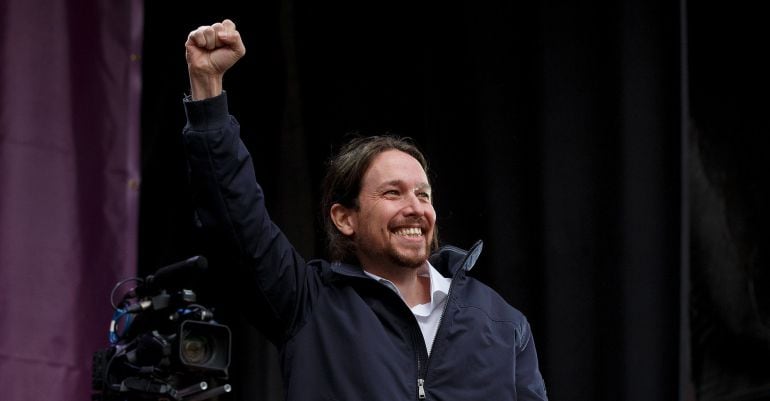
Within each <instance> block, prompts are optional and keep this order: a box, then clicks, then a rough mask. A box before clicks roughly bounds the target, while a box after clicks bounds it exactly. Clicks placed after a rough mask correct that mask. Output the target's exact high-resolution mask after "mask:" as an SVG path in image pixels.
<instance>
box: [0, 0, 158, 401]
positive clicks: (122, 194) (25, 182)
mask: <svg viewBox="0 0 770 401" xmlns="http://www.w3.org/2000/svg"><path fill="white" fill-rule="evenodd" d="M142 5H143V4H142V2H141V1H137V0H131V1H122V2H113V1H103V0H76V1H66V2H65V1H39V0H32V1H30V0H3V1H2V2H0V60H2V62H0V127H2V128H1V129H0V399H2V400H3V401H26V400H63V401H76V400H87V399H90V392H91V384H92V382H91V378H92V376H91V375H92V365H91V358H92V355H93V354H94V352H96V351H97V350H98V349H101V348H103V347H106V346H107V335H108V330H109V322H110V318H111V316H112V310H111V308H110V299H109V297H110V290H111V288H112V286H113V285H114V284H115V283H116V282H117V281H118V280H120V279H123V278H125V277H129V276H133V275H134V274H135V273H136V262H137V237H136V235H137V232H138V229H137V223H138V209H139V179H140V171H139V168H140V165H139V164H140V163H139V161H140V160H139V151H140V149H139V147H140V137H139V129H140V127H139V112H140V110H139V108H140V98H139V97H140V88H141V76H140V73H141V64H140V60H141V59H140V52H141V44H142V40H141V37H142V34H143V32H142V20H143V11H142Z"/></svg>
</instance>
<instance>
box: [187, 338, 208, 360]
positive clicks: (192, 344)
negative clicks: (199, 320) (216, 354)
mask: <svg viewBox="0 0 770 401" xmlns="http://www.w3.org/2000/svg"><path fill="white" fill-rule="evenodd" d="M211 352H212V349H211V344H210V342H209V339H208V338H207V337H203V336H190V337H186V338H185V339H184V340H183V341H182V349H181V356H182V358H183V359H184V361H185V362H186V363H189V364H193V365H203V364H205V363H206V362H207V361H208V360H209V359H210V358H211Z"/></svg>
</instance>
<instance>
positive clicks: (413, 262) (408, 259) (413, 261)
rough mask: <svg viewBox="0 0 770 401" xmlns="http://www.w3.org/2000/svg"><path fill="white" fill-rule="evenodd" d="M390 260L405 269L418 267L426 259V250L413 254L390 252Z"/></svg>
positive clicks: (423, 263)
mask: <svg viewBox="0 0 770 401" xmlns="http://www.w3.org/2000/svg"><path fill="white" fill-rule="evenodd" d="M390 259H391V261H392V262H393V263H394V264H396V265H398V266H401V267H403V268H407V269H419V268H420V267H422V266H423V265H425V262H426V261H427V260H428V253H427V252H419V253H413V254H404V253H398V252H392V253H391V254H390Z"/></svg>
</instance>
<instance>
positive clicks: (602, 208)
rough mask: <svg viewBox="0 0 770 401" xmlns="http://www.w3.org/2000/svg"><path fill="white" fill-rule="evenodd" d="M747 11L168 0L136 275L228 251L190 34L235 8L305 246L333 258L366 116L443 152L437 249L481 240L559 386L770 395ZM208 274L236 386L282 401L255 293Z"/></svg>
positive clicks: (258, 146)
mask: <svg viewBox="0 0 770 401" xmlns="http://www.w3.org/2000/svg"><path fill="white" fill-rule="evenodd" d="M752 7H753V6H752ZM752 7H749V6H748V5H746V4H744V3H740V4H736V5H730V6H728V8H727V9H725V8H724V7H719V8H717V7H716V6H715V5H711V4H709V3H699V4H697V5H692V6H689V7H688V6H687V5H686V4H683V3H680V2H673V3H672V2H668V1H661V0H654V1H641V0H639V1H614V2H613V1H599V2H589V3H575V4H563V2H553V1H545V2H540V3H531V2H530V3H523V2H520V3H513V2H479V3H473V4H471V3H461V4H460V5H454V6H452V5H449V3H445V4H442V5H440V6H435V7H434V6H429V5H427V4H423V3H419V2H398V1H397V2H387V3H385V2H382V3H380V2H374V3H371V2H367V3H362V2H343V3H333V4H330V3H324V2H310V1H293V0H282V1H272V2H258V3H256V4H249V6H248V7H247V6H246V5H241V4H239V3H238V2H230V1H220V2H217V3H216V4H214V5H212V4H211V3H205V2H199V1H192V2H187V3H185V6H184V7H179V8H176V9H170V8H167V7H166V6H164V5H161V4H158V2H150V3H148V4H146V13H145V45H144V64H143V65H144V70H143V75H144V83H145V90H144V97H143V109H142V129H143V136H142V139H143V142H142V169H143V170H142V171H143V187H142V188H143V190H142V199H141V218H140V247H139V269H140V272H141V273H143V274H147V273H150V272H152V271H153V269H155V268H157V267H158V266H162V265H164V264H167V263H171V262H174V261H177V260H180V259H183V258H186V257H188V256H191V255H193V254H198V253H204V254H206V255H207V256H209V257H210V259H211V260H212V261H213V263H212V265H213V266H214V267H216V265H217V263H227V256H226V255H218V254H217V249H216V247H214V246H212V245H211V244H212V243H211V242H210V241H207V240H206V239H205V238H203V237H201V236H200V234H199V233H198V232H197V231H196V230H195V228H194V225H193V220H192V211H191V205H190V203H189V192H188V189H187V187H186V185H185V182H186V165H185V162H184V154H183V151H182V146H181V140H180V132H181V128H182V126H183V124H184V113H183V109H182V105H181V99H182V96H183V94H184V92H185V91H187V88H188V82H187V77H186V65H185V63H184V48H183V43H184V41H185V38H186V35H187V33H188V32H189V31H190V30H192V29H194V28H196V27H197V26H198V25H201V24H210V23H212V22H214V21H220V20H221V19H223V18H225V17H227V18H231V19H233V20H234V21H235V22H236V23H237V24H238V26H239V30H240V31H241V33H242V35H243V37H244V40H245V43H246V46H247V49H248V51H247V55H246V57H245V58H244V59H243V60H242V61H241V62H239V64H238V65H237V66H236V67H235V68H234V69H233V70H232V71H231V72H229V73H228V75H227V77H226V82H225V86H226V89H227V90H228V96H229V99H230V105H231V112H232V113H233V114H234V115H235V116H236V117H237V118H238V119H239V120H240V122H241V124H242V127H243V139H244V141H245V142H246V144H247V146H248V147H249V148H250V150H251V151H252V154H253V155H254V163H255V167H256V170H257V175H258V179H259V181H260V183H261V184H262V185H263V187H264V188H265V190H266V193H267V202H268V208H269V210H270V212H271V214H272V216H273V217H274V219H275V220H276V221H277V222H278V223H279V225H280V226H282V227H283V228H284V230H285V231H286V233H287V235H288V237H289V238H290V239H292V240H293V241H294V243H295V245H296V246H297V247H298V248H299V249H300V251H301V252H302V253H303V254H304V255H306V256H307V257H313V256H323V255H324V253H323V252H324V250H323V239H322V237H321V231H320V228H319V225H318V220H317V218H316V216H317V213H318V210H317V207H316V203H317V199H318V187H319V181H320V178H321V174H322V172H323V163H324V161H325V160H326V158H327V157H328V156H329V155H330V154H331V153H332V151H333V150H334V149H336V147H337V145H339V144H340V143H341V142H342V141H343V140H344V138H345V133H346V132H348V131H351V130H365V131H367V132H380V131H383V130H393V131H395V132H398V133H401V134H404V135H408V136H411V137H413V138H415V139H416V141H417V143H418V144H419V145H421V147H422V148H423V150H424V151H425V153H426V154H427V156H428V158H429V160H430V162H431V169H432V172H431V178H432V180H433V183H434V187H435V189H436V209H437V212H438V217H439V220H438V224H439V229H440V232H441V237H442V241H443V242H444V243H451V244H454V245H457V246H461V247H468V246H470V245H471V244H472V243H473V242H474V241H475V240H477V239H483V240H484V241H485V243H486V245H485V252H484V253H483V255H482V257H481V259H480V263H479V265H478V267H477V268H476V269H475V270H474V271H473V274H474V275H476V276H477V277H478V278H480V279H481V280H483V281H485V282H486V283H488V284H490V285H491V286H492V287H494V288H496V289H497V290H499V292H500V293H501V294H502V295H503V296H504V297H505V298H506V299H507V300H509V301H510V302H511V303H512V304H513V305H514V306H516V307H518V308H519V309H521V310H522V311H523V312H524V313H525V314H526V315H527V316H528V318H529V319H530V321H531V324H532V328H533V332H534V335H535V340H536V343H537V346H538V350H539V354H540V361H541V370H542V372H543V374H544V376H545V380H546V385H547V388H548V391H549V395H550V397H551V399H553V400H564V399H568V400H586V401H587V400H608V401H609V400H612V401H614V400H674V399H680V400H687V399H695V397H696V395H697V396H699V398H698V399H701V400H734V399H738V397H743V398H741V399H745V400H759V399H764V398H762V397H763V396H762V391H763V386H765V385H767V384H768V377H769V376H768V375H767V367H766V366H767V364H763V365H760V362H759V361H760V360H761V358H760V357H761V355H764V354H762V353H761V352H765V351H764V350H766V349H767V347H768V344H770V341H768V335H767V329H766V326H765V324H766V323H767V320H768V318H767V316H768V315H767V311H768V310H770V303H768V302H769V301H768V299H769V298H770V297H769V296H768V295H767V294H768V291H770V289H769V288H768V285H769V281H770V280H769V279H768V277H770V274H768V273H767V268H766V267H764V266H763V263H764V261H765V259H766V257H765V254H764V252H766V250H765V249H764V248H763V246H762V245H763V244H764V242H766V241H767V233H766V227H767V224H765V223H766V220H767V213H766V212H764V211H763V208H762V206H764V205H765V203H764V202H763V201H764V200H766V199H767V197H766V195H767V180H766V177H767V175H766V173H765V172H764V170H765V169H763V168H762V167H761V166H762V165H764V164H765V159H766V158H764V150H765V149H766V147H765V146H763V145H765V143H766V142H767V139H766V134H767V119H766V118H763V117H764V113H763V112H764V111H765V110H766V106H767V100H766V99H765V98H763V97H762V96H759V95H758V94H763V93H767V91H766V90H765V89H767V86H766V84H767V78H766V77H765V76H764V75H765V72H766V71H767V68H766V67H767V65H766V64H762V63H761V62H760V59H761V50H760V49H761V45H762V44H763V39H762V38H765V37H767V28H762V27H761V25H760V20H759V18H758V17H756V16H757V15H761V14H760V13H758V10H755V9H753V8H752ZM247 8H248V9H247ZM683 10H684V11H683ZM699 163H700V164H699ZM692 166H695V167H692ZM699 171H701V172H703V171H705V173H703V174H700V173H699ZM703 177H705V178H703ZM709 180H710V181H709ZM701 186H702V187H703V189H701ZM691 188H692V191H690V189H691ZM709 190H710V191H711V192H709ZM691 194H692V195H691ZM699 202H700V203H699ZM712 220H713V221H714V222H713V224H708V223H709V222H711V221H712ZM736 222H740V223H743V225H741V224H738V225H736V224H735V223H736ZM720 224H721V225H720ZM730 230H731V231H730ZM728 231H729V234H728ZM725 244H726V245H725ZM720 245H721V246H724V247H725V248H729V249H724V250H722V251H720V250H719V248H718V247H719V246H720ZM711 251H714V252H721V253H719V254H718V255H712V254H710V253H709V252H711ZM716 256H719V257H721V258H723V259H719V258H717V257H716ZM720 269H721V270H720ZM747 272H749V273H750V274H749V273H747ZM210 274H211V275H212V277H211V278H212V279H211V280H209V281H208V282H207V283H208V285H207V286H205V288H203V289H202V294H203V300H204V301H206V302H210V303H212V304H215V305H216V306H217V308H218V309H217V310H218V313H220V314H221V315H220V316H221V318H222V320H223V321H224V322H226V323H228V324H230V325H232V327H233V328H234V337H235V345H234V347H235V351H236V353H235V358H234V364H233V368H232V373H233V378H232V382H233V384H234V389H235V391H234V396H233V398H234V399H238V400H247V399H266V400H277V399H280V393H281V389H280V386H281V383H280V377H279V373H278V369H277V364H276V360H277V358H276V355H275V350H274V349H273V348H272V347H271V346H270V345H269V344H267V343H266V342H265V341H264V340H263V339H262V337H261V336H259V335H258V334H257V333H256V331H255V330H254V329H253V328H251V326H249V325H248V324H247V323H246V322H245V320H244V319H243V318H242V317H241V313H240V312H246V313H247V314H248V313H249V312H250V305H248V303H247V302H242V301H239V300H238V297H233V296H232V293H233V292H240V291H243V289H242V288H239V287H237V286H235V287H233V286H229V285H228V284H226V283H225V281H224V280H223V279H222V278H221V277H218V276H216V273H210ZM691 275H692V280H691V279H690V277H691ZM749 283H750V284H749ZM691 289H692V293H693V294H694V296H693V297H692V298H691V297H690V294H691ZM704 300H705V303H704ZM690 305H692V307H693V313H692V316H691V313H690ZM752 305H753V306H752ZM752 307H753V308H754V309H751V308H752ZM746 308H749V309H746ZM752 311H754V312H757V311H758V313H754V312H752ZM691 318H692V321H693V326H692V327H690V320H691ZM691 332H692V336H693V337H692V343H693V347H692V352H691V351H690V342H691V337H690V333H691ZM747 338H748V339H750V341H745V339H747ZM691 354H692V360H691V359H690V355H691ZM747 358H748V359H747ZM764 360H767V359H764ZM740 361H748V363H740ZM761 366H764V367H761ZM374 379H375V378H373V380H374ZM490 380H494V378H490Z"/></svg>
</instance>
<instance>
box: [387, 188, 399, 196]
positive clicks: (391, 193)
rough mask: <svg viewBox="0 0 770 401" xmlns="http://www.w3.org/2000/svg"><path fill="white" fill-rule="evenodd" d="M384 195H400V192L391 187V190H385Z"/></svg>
mask: <svg viewBox="0 0 770 401" xmlns="http://www.w3.org/2000/svg"><path fill="white" fill-rule="evenodd" d="M384 195H386V196H398V195H399V193H398V191H397V190H395V189H391V190H388V191H385V193H384Z"/></svg>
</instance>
